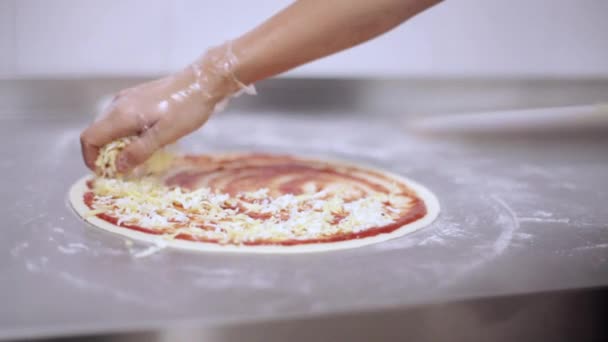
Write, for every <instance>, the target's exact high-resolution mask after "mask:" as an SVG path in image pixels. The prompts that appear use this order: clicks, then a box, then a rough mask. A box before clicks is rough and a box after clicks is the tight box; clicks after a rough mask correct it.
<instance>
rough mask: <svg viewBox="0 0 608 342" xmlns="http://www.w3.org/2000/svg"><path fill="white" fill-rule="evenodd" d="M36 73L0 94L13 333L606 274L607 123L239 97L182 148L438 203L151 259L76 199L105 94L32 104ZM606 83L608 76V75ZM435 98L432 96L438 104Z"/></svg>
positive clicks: (283, 314)
mask: <svg viewBox="0 0 608 342" xmlns="http://www.w3.org/2000/svg"><path fill="white" fill-rule="evenodd" d="M82 82H84V81H82ZM281 82H284V81H281ZM24 83H25V85H24ZM36 84H38V83H36V82H21V83H19V82H15V83H13V84H12V85H11V84H8V83H5V84H3V85H1V86H3V87H4V88H2V87H0V89H3V90H4V94H3V95H4V96H5V99H6V98H8V95H7V94H9V93H10V94H12V95H11V97H10V98H12V99H14V96H13V95H14V94H15V93H16V92H19V94H21V95H20V96H21V97H22V98H21V100H20V101H14V102H13V103H12V104H11V105H10V106H9V105H7V104H6V103H5V104H4V107H2V106H0V109H1V110H0V113H2V114H3V115H0V155H1V156H2V158H1V159H0V175H1V176H2V179H3V181H2V185H3V190H2V192H0V200H1V203H2V206H1V209H0V217H2V218H3V223H1V226H2V228H3V229H2V238H1V239H0V250H1V251H3V252H5V254H4V256H3V257H2V258H1V259H0V272H1V274H2V275H1V277H2V281H1V282H0V298H1V300H0V302H1V303H2V305H1V306H0V339H6V338H17V337H32V336H61V335H71V334H80V333H106V334H107V333H116V332H124V331H133V330H148V329H150V330H152V329H154V330H158V329H168V328H170V327H172V326H175V324H179V326H180V327H186V326H189V325H190V326H196V327H197V328H200V327H204V326H209V327H212V326H215V325H221V324H227V323H230V324H241V323H251V322H255V321H274V320H279V319H280V320H285V319H288V318H296V317H309V318H310V317H317V316H318V317H325V316H327V315H332V314H337V313H349V312H350V313H352V312H359V311H366V312H369V311H381V310H385V309H389V308H392V309H395V308H407V307H412V306H417V305H426V304H437V303H445V302H450V301H454V300H461V299H466V298H485V297H495V296H501V295H512V294H525V293H540V292H546V291H551V290H562V289H580V288H590V287H598V286H599V287H605V286H607V285H608V210H606V203H608V139H606V138H605V137H601V136H595V137H592V138H589V137H587V138H583V137H575V136H571V137H567V138H563V139H556V138H555V137H537V138H533V137H503V138H501V139H492V138H487V137H486V138H477V139H474V138H469V139H457V138H450V139H447V138H445V139H440V138H435V139H431V138H423V137H418V136H413V135H411V134H409V133H408V132H407V131H406V130H405V129H404V128H403V126H402V124H401V118H399V117H396V116H395V115H394V112H396V111H397V109H395V108H393V109H394V110H389V109H386V108H385V109H386V110H383V111H382V115H380V114H377V113H374V114H373V115H370V114H369V111H368V109H367V107H365V106H363V105H362V107H361V108H363V110H361V111H359V113H354V111H353V112H352V113H350V112H349V113H346V112H344V111H340V110H336V109H335V108H333V109H328V108H324V107H322V106H319V107H318V108H317V110H314V111H313V110H308V109H309V108H308V109H307V108H296V109H289V108H274V109H272V108H265V107H264V106H261V107H258V110H256V111H253V110H252V111H244V110H243V108H242V106H239V105H237V106H235V107H236V108H237V109H236V110H234V111H232V112H227V113H222V114H219V115H216V116H215V117H214V118H212V120H211V121H210V122H209V123H208V125H207V126H205V127H204V128H203V129H202V130H200V131H198V132H196V133H195V134H193V135H192V136H190V137H188V138H186V139H184V140H183V141H182V143H181V145H182V147H183V148H184V149H186V150H188V151H195V152H205V151H226V150H262V151H270V152H279V153H294V154H306V155H315V156H320V157H327V158H336V157H337V158H341V159H347V160H352V161H362V162H365V163H368V164H372V165H375V166H377V167H380V168H384V169H387V170H390V171H393V172H396V173H398V174H401V175H405V176H407V177H411V178H412V179H415V180H417V181H419V182H421V183H423V184H425V185H427V186H428V187H429V188H430V189H431V190H432V191H433V192H435V194H436V195H437V196H438V198H439V200H440V203H441V214H440V217H439V218H438V220H437V221H435V222H434V223H433V224H432V225H431V226H429V227H427V228H425V229H422V230H420V231H418V232H415V233H414V234H411V235H408V236H405V237H403V238H399V239H395V240H392V241H388V242H384V243H380V244H377V245H372V246H366V247H363V248H359V249H354V250H346V251H337V252H331V253H322V254H312V255H286V256H275V255H233V254H215V253H188V252H181V251H176V250H163V251H161V252H159V253H156V254H153V255H151V256H149V257H146V258H140V259H138V258H134V257H133V256H132V254H133V253H132V252H133V251H130V250H129V248H128V247H127V245H126V244H125V241H124V239H122V238H120V237H117V236H115V235H112V234H110V233H106V232H102V231H99V230H95V229H93V228H91V227H89V226H87V225H86V224H85V223H84V222H83V221H82V220H81V219H79V218H78V217H77V216H76V215H75V214H74V213H73V212H72V210H71V208H70V207H69V205H68V204H67V197H66V196H67V191H68V188H69V187H70V185H71V184H72V183H73V182H74V181H75V180H77V179H78V178H79V177H81V176H82V175H83V174H85V173H86V172H87V171H86V169H85V168H84V166H83V165H82V161H81V159H80V152H79V145H78V136H79V133H80V131H81V129H82V128H83V127H85V125H86V124H87V122H88V121H89V120H90V116H88V115H87V114H86V112H90V111H91V108H92V103H90V102H89V103H88V104H86V105H85V104H80V103H71V100H70V99H72V100H73V96H75V95H74V94H70V93H67V94H63V95H61V96H64V98H61V99H56V97H57V96H59V95H58V94H54V96H55V97H54V98H52V99H50V100H49V99H44V98H43V99H38V100H35V99H33V97H34V96H33V94H40V89H38V90H36V89H33V90H32V93H30V94H29V96H30V97H29V98H31V99H32V102H27V101H25V100H23V99H28V94H27V93H24V92H25V91H27V89H28V88H29V87H32V86H34V87H35V85H36ZM40 84H44V86H43V89H45V88H44V87H46V89H52V88H53V87H52V84H53V83H52V81H44V82H40ZM49 84H50V85H49ZM58 84H61V82H59V83H58ZM514 86H516V85H514ZM598 87H599V89H602V90H606V89H607V85H606V82H604V83H601V82H600V83H599V85H596V88H598ZM74 88H75V89H76V88H78V87H76V86H74ZM304 88H305V87H304ZM532 88H533V87H532ZM566 88H567V87H566ZM591 88H592V87H590V89H591ZM7 89H8V90H7ZM15 89H19V90H18V91H17V90H15ZM79 89H90V87H89V88H86V87H80V88H79ZM287 89H289V88H288V87H287ZM431 89H432V87H431ZM454 89H459V88H458V87H454ZM593 89H595V88H593ZM87 91H88V95H87V96H88V98H91V99H92V98H97V97H98V96H99V95H100V94H92V91H90V90H87ZM283 91H284V92H286V91H287V90H283ZM315 91H316V92H319V90H318V89H317V90H315ZM328 91H331V90H328ZM528 91H533V89H529V90H528ZM543 91H545V92H546V88H542V87H540V86H539V90H538V93H540V94H542V93H543ZM11 92H12V93H11ZM459 92H460V93H462V89H460V90H459ZM459 92H456V93H455V94H456V95H458V94H459ZM596 92H597V90H596ZM41 93H42V94H44V93H45V92H44V91H42V92H41ZM49 93H58V91H57V90H56V89H55V91H53V90H49ZM338 93H339V92H338ZM599 93H601V92H597V94H599ZM349 94H350V93H349ZM581 94H583V95H581V96H582V97H581V98H585V95H584V94H589V92H585V91H583V92H582V93H581ZM604 94H606V93H604ZM347 95H348V94H347ZM350 95H352V94H350ZM302 96H303V95H302ZM342 96H345V97H348V96H346V95H344V94H342ZM383 96H386V95H383ZM446 96H447V95H446ZM530 96H531V95H530ZM0 98H1V96H0ZM348 98H350V97H348ZM430 99H432V96H429V108H434V107H433V106H437V105H436V104H434V103H433V102H432V100H430ZM351 100H352V99H351ZM452 100H453V99H452ZM36 101H42V102H36ZM74 101H75V100H74ZM248 101H251V100H248ZM260 101H268V102H271V101H270V100H269V99H268V98H263V99H261V100H260ZM294 101H295V100H294ZM332 101H335V99H334V100H332ZM345 101H346V100H345ZM348 101H350V100H348ZM404 101H406V100H405V99H404ZM416 101H417V103H419V106H421V108H422V107H423V106H422V104H421V103H422V102H423V101H422V100H421V99H417V100H416ZM486 101H487V99H486ZM560 101H563V99H560ZM75 102H77V101H75ZM296 102H297V101H296ZM513 102H514V104H516V105H518V106H526V105H528V104H529V103H528V102H525V101H518V100H517V99H515V100H513ZM53 103H54V104H55V105H56V106H55V107H48V109H47V108H44V105H45V104H47V105H48V104H53ZM70 103H71V104H70ZM332 103H333V102H332ZM58 104H61V105H58ZM509 104H510V103H506V102H502V103H500V104H498V105H497V106H498V107H500V106H507V105H509ZM559 104H562V103H559ZM87 106H88V107H87ZM488 106H489V105H488ZM312 107H314V106H312ZM473 107H474V105H473ZM70 108H71V109H70ZM84 108H89V109H88V110H87V111H86V112H85V109H84ZM260 108H261V109H260ZM458 109H459V110H465V109H466V108H465V106H464V105H463V106H461V107H460V108H458ZM473 109H475V108H473ZM421 111H423V110H421ZM432 111H433V110H429V112H432ZM366 113H367V114H366ZM145 248H146V246H145V245H140V244H136V245H135V247H134V249H136V250H138V251H139V250H143V249H145Z"/></svg>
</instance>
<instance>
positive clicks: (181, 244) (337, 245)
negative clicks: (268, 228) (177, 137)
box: [69, 153, 439, 254]
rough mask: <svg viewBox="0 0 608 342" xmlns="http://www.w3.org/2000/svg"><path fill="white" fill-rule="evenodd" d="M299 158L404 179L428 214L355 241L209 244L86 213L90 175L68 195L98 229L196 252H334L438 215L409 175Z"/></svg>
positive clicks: (389, 236)
mask: <svg viewBox="0 0 608 342" xmlns="http://www.w3.org/2000/svg"><path fill="white" fill-rule="evenodd" d="M248 154H251V153H223V154H216V156H222V157H225V156H231V157H232V156H238V155H248ZM294 159H297V160H303V161H306V160H308V161H313V162H321V163H329V164H333V165H342V166H351V167H355V168H361V169H367V170H370V171H375V172H379V173H381V174H383V175H386V176H389V177H391V178H395V179H397V180H399V181H401V182H404V183H405V184H406V185H407V186H408V187H409V188H411V189H412V190H414V191H415V192H416V194H417V195H418V196H419V197H420V198H421V199H422V200H423V201H424V204H425V205H426V208H427V214H426V215H425V216H424V217H423V218H421V219H419V220H417V221H415V222H412V223H410V224H406V225H404V226H402V227H400V228H399V229H397V230H395V231H393V232H391V233H386V234H380V235H376V236H373V237H369V238H363V239H356V240H347V241H338V242H327V243H320V244H304V245H295V246H268V245H264V246H234V245H219V244H215V243H207V242H194V241H187V240H177V239H174V240H168V239H164V238H162V237H160V236H157V235H156V236H155V235H151V234H147V233H143V232H139V231H136V230H133V229H128V228H124V227H120V226H116V225H113V224H111V223H109V222H107V221H105V220H102V219H100V218H98V217H97V216H87V215H86V213H87V212H88V211H89V210H90V209H89V208H88V207H87V206H86V204H85V203H84V199H83V197H84V193H85V192H86V191H87V186H86V182H87V180H89V179H90V178H91V176H83V177H82V178H80V179H79V180H78V181H77V182H76V183H75V184H74V185H72V187H71V188H70V193H69V198H70V203H71V205H72V208H74V210H75V211H76V213H77V214H78V215H79V216H80V217H82V218H83V219H84V220H85V221H86V222H87V223H89V224H90V225H91V226H93V227H95V228H99V229H103V230H106V231H109V232H111V233H114V234H119V235H122V236H125V237H128V238H131V239H134V240H138V241H144V242H149V243H153V244H163V245H166V246H167V247H171V248H178V249H183V250H189V251H196V252H229V253H260V254H261V253H265V254H295V253H312V252H328V251H335V250H341V249H349V248H356V247H362V246H366V245H371V244H374V243H380V242H384V241H388V240H392V239H395V238H398V237H401V236H404V235H406V234H409V233H413V232H415V231H417V230H419V229H421V228H423V227H425V226H427V225H429V224H431V223H432V222H433V221H434V220H435V219H436V218H437V216H438V215H439V201H438V200H437V197H435V195H434V194H433V193H432V192H431V191H430V190H428V189H427V188H426V187H424V186H422V185H421V184H419V183H417V182H415V181H412V180H410V179H408V178H405V177H402V176H400V175H397V174H394V173H392V172H388V171H384V170H379V169H377V168H375V167H369V166H367V165H364V164H355V163H353V162H345V161H338V160H335V159H333V160H327V159H321V158H319V159H315V158H311V157H305V158H300V157H294Z"/></svg>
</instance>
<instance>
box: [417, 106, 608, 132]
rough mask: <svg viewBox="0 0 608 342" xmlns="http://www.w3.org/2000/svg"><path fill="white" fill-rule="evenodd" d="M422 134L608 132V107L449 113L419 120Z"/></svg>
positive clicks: (418, 126)
mask: <svg viewBox="0 0 608 342" xmlns="http://www.w3.org/2000/svg"><path fill="white" fill-rule="evenodd" d="M406 127H407V128H408V129H410V130H412V131H414V132H417V133H422V134H492V133H496V134H501V133H502V134H504V133H507V134H522V133H533V134H536V133H543V134H547V133H586V132H591V131H594V132H598V131H602V132H608V104H599V105H584V106H571V107H551V108H536V109H519V110H504V111H494V112H485V113H468V114H447V115H439V116H434V117H430V118H422V119H416V120H413V121H410V122H408V123H406Z"/></svg>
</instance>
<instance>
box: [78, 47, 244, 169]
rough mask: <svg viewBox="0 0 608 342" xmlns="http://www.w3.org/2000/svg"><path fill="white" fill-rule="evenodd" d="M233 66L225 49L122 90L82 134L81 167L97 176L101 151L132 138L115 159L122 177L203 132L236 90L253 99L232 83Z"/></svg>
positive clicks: (235, 59) (233, 57)
mask: <svg viewBox="0 0 608 342" xmlns="http://www.w3.org/2000/svg"><path fill="white" fill-rule="evenodd" d="M237 63H238V60H237V58H236V56H235V55H234V54H233V53H232V50H231V45H230V43H227V44H225V45H222V46H219V47H217V48H214V49H211V50H209V51H208V52H207V53H206V54H205V55H203V57H201V58H200V59H199V60H198V61H196V62H194V63H193V64H192V65H190V66H189V67H187V68H186V69H184V70H182V71H180V72H178V73H175V74H173V75H170V76H167V77H165V78H162V79H159V80H155V81H152V82H148V83H144V84H141V85H138V86H135V87H133V88H129V89H125V90H122V91H121V92H119V93H118V94H117V95H116V97H115V98H114V100H113V101H112V103H111V104H110V105H109V106H108V108H107V109H106V110H105V112H104V114H103V115H102V117H101V119H100V120H98V121H96V122H94V123H93V124H92V125H91V126H89V127H88V128H87V129H85V130H84V132H83V133H82V134H81V136H80V141H81V147H82V155H83V158H84V161H85V164H86V165H87V166H88V167H89V168H90V169H91V170H93V171H95V161H96V159H97V156H98V155H99V150H100V148H102V147H103V146H104V145H106V144H108V143H110V142H112V141H114V140H116V139H120V138H123V137H128V136H135V138H134V139H133V140H132V142H131V143H130V144H129V145H128V146H127V147H126V148H125V149H124V150H123V151H122V152H121V153H120V154H119V155H118V156H117V159H116V166H117V168H118V171H119V172H121V173H125V172H127V171H129V170H132V169H133V168H134V167H135V166H137V165H139V164H141V163H143V162H144V161H146V160H147V159H148V158H149V157H150V156H151V155H152V154H153V153H154V152H155V151H156V150H157V149H159V148H161V147H163V146H165V145H168V144H171V143H173V142H175V141H176V140H178V139H179V138H181V137H183V136H184V135H187V134H188V133H191V132H192V131H194V130H196V129H197V128H199V127H201V126H202V125H203V124H204V123H205V122H206V121H207V119H209V116H210V115H211V114H212V113H213V112H214V111H215V110H216V109H218V108H219V107H222V106H223V104H225V101H226V100H227V99H228V98H229V97H230V96H231V95H233V94H235V93H236V92H237V91H238V90H239V89H242V90H245V91H247V92H249V93H251V92H253V93H254V92H255V90H254V89H253V87H252V86H250V87H247V86H245V85H244V84H242V83H240V82H239V81H238V80H237V79H236V78H235V77H234V74H233V70H234V68H235V66H236V64H237Z"/></svg>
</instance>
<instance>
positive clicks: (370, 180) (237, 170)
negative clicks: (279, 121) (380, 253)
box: [84, 154, 427, 246]
mask: <svg viewBox="0 0 608 342" xmlns="http://www.w3.org/2000/svg"><path fill="white" fill-rule="evenodd" d="M164 179H165V184H166V185H167V186H169V187H177V186H179V187H182V188H186V189H191V190H194V189H197V188H201V187H208V188H210V189H211V190H213V191H217V192H221V193H228V194H230V195H238V194H239V193H242V192H255V191H257V190H259V189H261V188H266V189H268V194H269V195H270V196H272V197H278V196H281V195H285V194H293V195H300V194H303V193H315V192H318V191H322V190H326V191H327V192H331V191H332V189H335V188H336V187H340V189H342V190H343V189H348V192H347V195H346V196H343V197H344V200H345V202H350V201H354V200H357V199H360V198H363V197H365V196H367V195H369V194H371V193H386V194H388V193H393V194H402V195H405V196H407V197H409V198H411V203H410V205H409V207H408V209H407V210H404V211H402V212H401V213H400V214H399V217H398V219H396V220H395V221H394V222H393V223H391V224H388V225H385V226H380V227H371V228H368V229H365V230H363V231H359V232H349V233H340V234H335V235H332V236H329V237H327V236H325V237H323V238H309V239H290V240H279V241H274V240H255V241H244V242H242V244H243V245H284V246H291V245H301V244H311V243H328V242H338V241H346V240H352V239H361V238H366V237H371V236H375V235H379V234H384V233H390V232H393V231H395V230H397V229H399V228H400V227H401V226H403V225H406V224H408V223H411V222H414V221H417V220H419V219H421V218H423V217H424V216H425V215H426V213H427V209H426V206H425V204H424V201H422V199H420V198H419V197H418V196H417V195H416V193H415V192H414V191H412V190H411V189H410V188H408V187H407V185H406V184H404V183H403V182H402V181H400V180H398V179H395V178H393V177H391V176H389V175H386V174H383V173H380V172H377V171H373V170H369V169H364V168H360V167H356V166H349V165H343V164H333V163H329V162H323V161H317V160H307V159H300V158H294V157H290V156H277V155H268V154H246V155H228V156H203V155H200V156H196V155H190V156H185V157H182V158H179V159H177V160H176V161H175V167H174V168H173V169H172V171H171V174H168V175H166V177H165V178H164ZM89 187H90V186H89ZM84 200H85V203H86V204H87V205H88V206H89V207H90V208H93V202H94V196H93V193H92V192H88V193H86V194H85V197H84ZM387 205H389V204H388V203H387ZM248 215H249V216H250V217H252V218H256V219H264V218H265V217H266V216H264V214H262V213H249V214H248ZM97 217H99V218H100V219H102V220H105V221H107V222H110V223H112V224H114V225H117V223H118V219H117V218H115V217H112V216H110V215H107V214H99V215H97ZM342 218H343V217H342V216H341V215H340V214H336V216H335V217H334V221H333V222H332V223H333V224H337V223H339V222H340V220H341V219H342ZM120 226H122V227H124V228H128V229H134V230H138V231H141V232H144V233H149V234H159V232H158V231H155V230H151V229H147V228H145V227H141V226H137V225H132V224H125V223H121V224H120ZM176 238H177V239H184V240H190V241H201V242H211V243H217V242H218V241H217V240H213V239H208V238H204V237H198V236H197V237H193V236H190V235H188V234H180V235H178V236H176Z"/></svg>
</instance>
